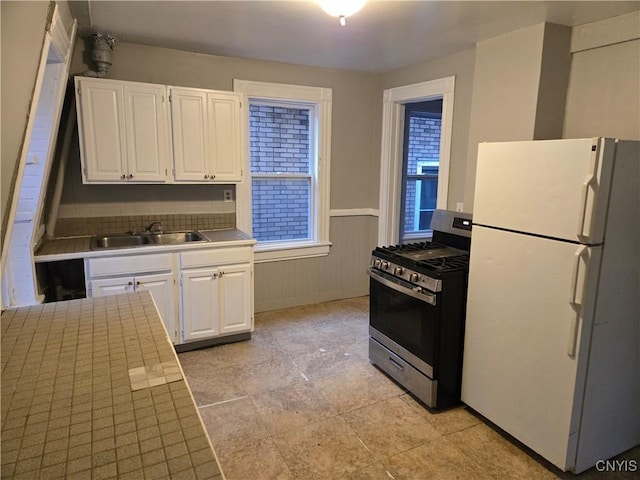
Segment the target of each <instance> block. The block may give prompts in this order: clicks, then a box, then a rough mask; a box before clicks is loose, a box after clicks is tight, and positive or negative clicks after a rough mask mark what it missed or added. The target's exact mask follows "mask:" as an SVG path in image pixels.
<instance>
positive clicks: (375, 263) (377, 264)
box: [373, 260, 382, 268]
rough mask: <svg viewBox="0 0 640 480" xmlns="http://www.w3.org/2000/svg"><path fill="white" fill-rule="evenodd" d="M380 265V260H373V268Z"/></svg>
mask: <svg viewBox="0 0 640 480" xmlns="http://www.w3.org/2000/svg"><path fill="white" fill-rule="evenodd" d="M380 265H382V260H374V261H373V267H374V268H380Z"/></svg>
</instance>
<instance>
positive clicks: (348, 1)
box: [317, 0, 367, 27]
mask: <svg viewBox="0 0 640 480" xmlns="http://www.w3.org/2000/svg"><path fill="white" fill-rule="evenodd" d="M317 1H318V4H319V5H320V6H321V7H322V9H323V10H324V11H325V12H327V13H328V14H329V15H331V16H332V17H338V18H339V19H340V25H342V26H343V27H344V26H345V25H346V24H347V17H350V16H351V15H353V14H354V13H357V12H358V11H359V10H360V9H361V8H362V7H364V4H365V3H366V2H367V0H317Z"/></svg>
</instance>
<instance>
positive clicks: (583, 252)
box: [567, 245, 590, 358]
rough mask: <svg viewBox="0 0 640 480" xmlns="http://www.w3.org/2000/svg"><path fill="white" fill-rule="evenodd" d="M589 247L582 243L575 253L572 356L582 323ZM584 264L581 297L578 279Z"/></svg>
mask: <svg viewBox="0 0 640 480" xmlns="http://www.w3.org/2000/svg"><path fill="white" fill-rule="evenodd" d="M589 258H590V257H589V248H588V247H587V246H585V245H581V246H580V247H579V248H578V250H577V251H576V253H575V262H576V263H575V267H574V269H573V276H572V278H571V297H570V299H569V304H570V305H571V308H573V310H574V311H575V315H574V316H573V317H572V319H571V325H570V326H569V345H568V348H567V355H569V356H570V357H571V358H573V357H575V355H576V348H577V342H578V326H579V324H580V315H581V314H582V302H583V297H584V284H585V282H586V279H587V274H588V269H589ZM582 264H584V275H583V276H582V278H583V281H582V282H580V283H581V285H580V288H579V291H580V293H579V298H576V297H577V296H578V283H579V282H578V280H579V278H580V265H582Z"/></svg>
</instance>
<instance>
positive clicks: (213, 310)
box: [180, 247, 253, 342]
mask: <svg viewBox="0 0 640 480" xmlns="http://www.w3.org/2000/svg"><path fill="white" fill-rule="evenodd" d="M242 261H244V262H246V263H230V264H229V262H242ZM180 285H181V290H182V295H181V296H182V309H181V310H182V312H181V313H182V327H183V331H182V338H183V340H184V341H185V342H192V341H197V340H206V339H208V338H211V337H215V336H224V335H231V334H235V333H244V332H250V331H252V330H253V249H252V248H251V247H246V248H230V249H217V250H211V251H204V252H185V253H183V254H182V255H181V274H180Z"/></svg>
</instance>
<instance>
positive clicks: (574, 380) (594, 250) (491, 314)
mask: <svg viewBox="0 0 640 480" xmlns="http://www.w3.org/2000/svg"><path fill="white" fill-rule="evenodd" d="M639 169H640V142H623V141H616V140H614V139H605V138H588V139H577V140H544V141H529V142H505V143H484V144H481V145H480V146H479V150H478V166H477V177H476V187H475V198H474V211H473V223H474V225H473V233H472V241H471V254H470V255H471V257H470V265H469V291H468V300H467V318H466V332H465V343H464V363H463V371H462V401H463V402H464V403H466V404H467V405H469V406H470V407H472V408H473V409H475V410H476V411H477V412H479V413H480V414H482V415H483V416H484V417H486V418H487V419H488V420H490V421H491V422H492V423H494V424H495V425H497V426H498V427H500V428H501V429H503V430H504V431H506V432H507V433H509V434H510V435H512V436H513V437H515V438H516V439H517V440H519V441H520V442H522V443H524V444H525V445H526V446H528V447H529V448H531V449H532V450H534V451H535V452H537V453H538V454H540V455H541V456H542V457H544V458H546V459H547V460H548V461H550V462H551V463H553V464H554V465H556V466H557V467H559V468H560V469H562V470H564V471H574V472H576V473H580V472H582V471H584V470H586V469H588V468H590V467H592V466H594V465H595V464H596V462H597V461H598V460H606V459H608V458H610V457H612V456H615V455H617V454H619V453H621V452H624V451H625V450H628V449H629V448H632V447H634V446H635V445H638V444H640V379H639V373H640V355H639V351H640V305H639V298H640V281H639V272H640V256H639V250H640V220H639V219H640V193H639V192H640V176H639V174H638V172H639Z"/></svg>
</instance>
